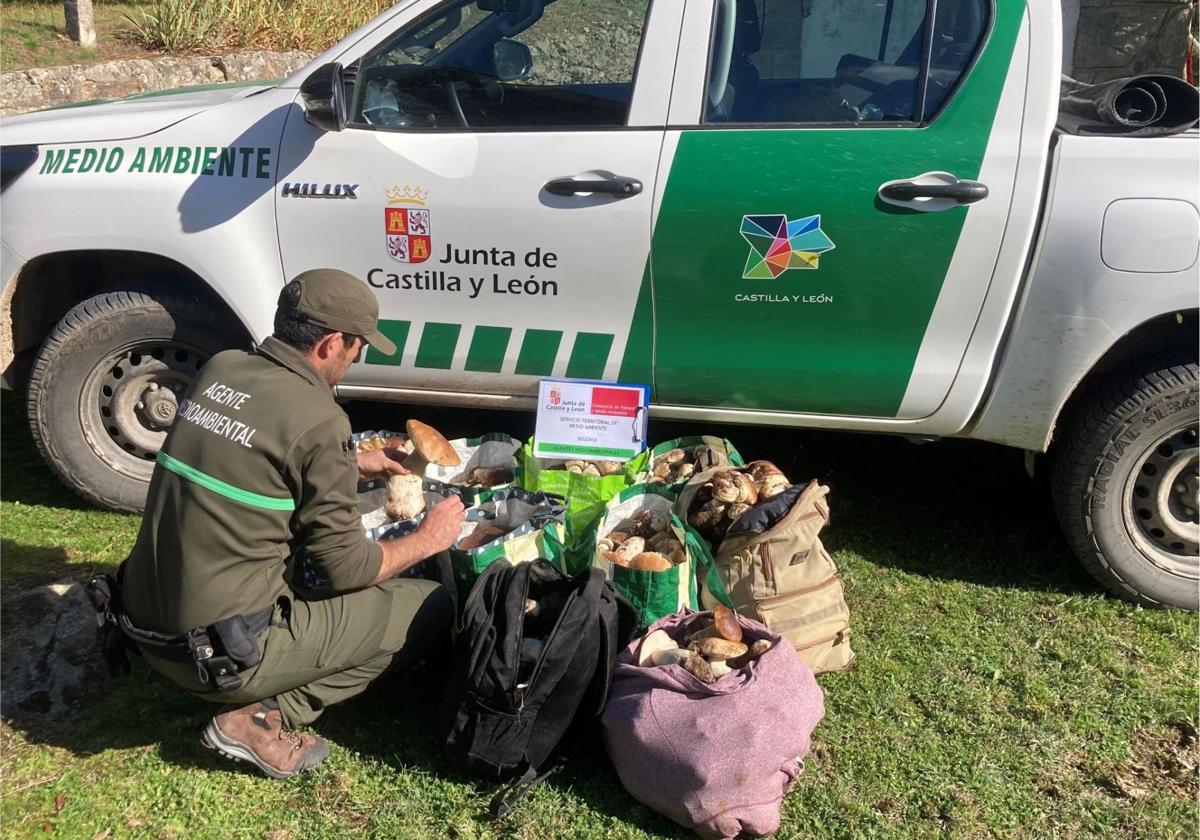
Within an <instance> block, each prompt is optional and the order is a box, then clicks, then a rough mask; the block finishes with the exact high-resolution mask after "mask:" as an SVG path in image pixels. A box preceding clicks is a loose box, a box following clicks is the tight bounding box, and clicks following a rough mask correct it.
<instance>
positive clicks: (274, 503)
mask: <svg viewBox="0 0 1200 840" xmlns="http://www.w3.org/2000/svg"><path fill="white" fill-rule="evenodd" d="M158 463H160V464H162V466H163V468H164V469H167V470H170V471H171V472H173V473H175V475H177V476H180V477H181V478H186V479H187V480H188V481H191V482H194V483H196V484H199V485H200V486H201V487H204V488H205V489H208V490H211V491H213V492H214V493H217V494H219V495H221V496H224V497H225V498H227V499H233V500H234V501H235V502H241V503H242V504H244V505H250V506H251V507H257V508H264V509H265V510H295V509H296V502H295V501H293V500H292V499H280V498H276V497H275V496H264V495H262V494H261V493H251V492H250V491H249V490H243V489H242V488H240V487H234V486H233V485H232V484H227V483H225V482H224V481H221V479H219V478H213V477H212V476H211V475H209V474H208V473H202V472H200V470H198V469H196V468H195V467H190V466H188V465H187V464H185V463H183V461H180V460H178V459H177V458H172V457H171V456H170V455H168V454H167V453H166V452H159V453H158Z"/></svg>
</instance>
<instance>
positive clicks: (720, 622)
mask: <svg viewBox="0 0 1200 840" xmlns="http://www.w3.org/2000/svg"><path fill="white" fill-rule="evenodd" d="M713 624H715V625H716V627H717V632H718V633H720V634H721V638H723V639H728V640H729V641H731V642H740V641H741V640H742V625H740V624H738V620H737V616H736V615H734V613H733V610H731V609H729V607H727V606H725V605H724V604H717V606H716V607H715V608H713Z"/></svg>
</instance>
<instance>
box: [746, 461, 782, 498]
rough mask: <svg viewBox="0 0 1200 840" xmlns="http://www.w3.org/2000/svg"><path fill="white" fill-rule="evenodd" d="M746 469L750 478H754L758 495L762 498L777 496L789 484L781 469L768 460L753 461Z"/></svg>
mask: <svg viewBox="0 0 1200 840" xmlns="http://www.w3.org/2000/svg"><path fill="white" fill-rule="evenodd" d="M747 469H748V470H749V471H750V478H751V479H753V480H754V486H755V488H756V489H757V490H758V495H759V496H760V497H761V498H763V499H769V498H771V497H772V496H778V495H779V494H780V493H782V492H783V491H784V490H786V489H787V488H788V487H790V486H791V482H789V481H788V479H787V476H786V475H784V474H783V471H782V470H780V469H779V467H777V466H775V465H774V464H772V463H771V462H770V461H753V462H751V463H750V465H749V466H748V467H747Z"/></svg>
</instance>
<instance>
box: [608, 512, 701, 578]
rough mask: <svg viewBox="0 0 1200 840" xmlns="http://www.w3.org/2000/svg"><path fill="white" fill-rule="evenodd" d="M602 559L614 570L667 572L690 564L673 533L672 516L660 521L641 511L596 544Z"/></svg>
mask: <svg viewBox="0 0 1200 840" xmlns="http://www.w3.org/2000/svg"><path fill="white" fill-rule="evenodd" d="M596 548H597V549H599V551H600V555H601V556H602V557H603V558H604V559H605V560H607V561H608V562H610V563H612V564H613V565H614V566H623V567H624V568H626V569H638V570H640V571H644V572H665V571H666V570H667V569H670V568H671V567H673V566H678V565H679V564H681V563H683V562H684V561H685V560H687V552H686V551H684V549H683V544H682V543H681V542H679V539H678V538H677V537H676V536H675V532H674V531H672V530H671V526H670V516H669V515H668V516H660V517H658V518H656V517H655V516H654V513H653V512H652V511H650V510H645V509H643V510H639V511H638V512H637V513H635V514H634V515H633V516H631V517H629V518H628V519H626V520H624V521H623V522H620V523H618V524H617V527H616V528H615V529H613V530H612V531H609V532H608V534H606V535H605V536H603V537H600V538H599V539H598V540H597V541H596Z"/></svg>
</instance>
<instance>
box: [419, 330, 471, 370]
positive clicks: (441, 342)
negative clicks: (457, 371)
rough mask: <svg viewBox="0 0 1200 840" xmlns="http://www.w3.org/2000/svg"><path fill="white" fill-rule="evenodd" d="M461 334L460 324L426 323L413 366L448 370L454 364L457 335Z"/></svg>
mask: <svg viewBox="0 0 1200 840" xmlns="http://www.w3.org/2000/svg"><path fill="white" fill-rule="evenodd" d="M461 332H462V324H442V323H439V322H437V321H426V322H425V329H424V330H422V331H421V343H420V344H419V345H417V359H416V362H414V364H415V365H416V366H417V367H419V368H437V369H439V370H450V365H451V364H452V363H453V362H454V348H455V347H456V346H457V345H458V334H459V333H461Z"/></svg>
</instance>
